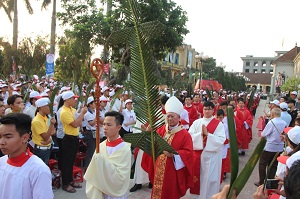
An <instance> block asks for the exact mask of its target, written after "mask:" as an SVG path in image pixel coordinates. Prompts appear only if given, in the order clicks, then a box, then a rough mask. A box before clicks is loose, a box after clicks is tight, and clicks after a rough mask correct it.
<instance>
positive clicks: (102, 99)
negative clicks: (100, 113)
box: [100, 95, 109, 102]
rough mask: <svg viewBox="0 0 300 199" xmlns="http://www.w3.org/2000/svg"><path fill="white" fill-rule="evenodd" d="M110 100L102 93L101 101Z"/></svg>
mask: <svg viewBox="0 0 300 199" xmlns="http://www.w3.org/2000/svg"><path fill="white" fill-rule="evenodd" d="M108 101H109V100H108V99H107V97H105V96H104V95H102V96H101V97H100V102H108Z"/></svg>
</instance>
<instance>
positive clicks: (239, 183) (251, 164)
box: [227, 138, 267, 199]
mask: <svg viewBox="0 0 300 199" xmlns="http://www.w3.org/2000/svg"><path fill="white" fill-rule="evenodd" d="M266 142H267V141H266V139H264V138H262V139H261V140H260V142H259V143H258V144H257V146H256V148H255V150H254V151H253V153H252V155H251V157H250V159H249V160H248V162H247V163H246V165H245V167H244V169H243V170H242V171H241V173H240V174H239V176H238V177H237V178H236V180H235V181H234V183H233V184H232V185H231V186H230V191H229V194H228V197H227V198H228V199H231V198H232V192H233V190H234V189H236V194H237V196H238V195H239V193H240V192H241V191H242V189H243V188H244V186H245V184H246V182H247V181H248V179H249V177H250V175H251V173H252V171H253V169H254V168H255V165H256V163H257V161H258V160H259V157H260V155H261V153H262V151H263V150H264V147H265V145H266Z"/></svg>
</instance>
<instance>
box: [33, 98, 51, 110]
mask: <svg viewBox="0 0 300 199" xmlns="http://www.w3.org/2000/svg"><path fill="white" fill-rule="evenodd" d="M48 104H50V99H49V98H48V97H43V98H41V99H38V100H37V101H36V102H35V106H36V107H37V108H39V107H42V106H46V105H48Z"/></svg>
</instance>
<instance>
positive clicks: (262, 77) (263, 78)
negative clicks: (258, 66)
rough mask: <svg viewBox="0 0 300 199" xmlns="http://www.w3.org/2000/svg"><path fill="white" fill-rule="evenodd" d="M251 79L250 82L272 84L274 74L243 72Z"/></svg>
mask: <svg viewBox="0 0 300 199" xmlns="http://www.w3.org/2000/svg"><path fill="white" fill-rule="evenodd" d="M241 74H243V75H244V76H246V77H248V78H249V79H250V81H249V82H246V83H250V84H258V83H259V84H271V77H272V74H267V73H241Z"/></svg>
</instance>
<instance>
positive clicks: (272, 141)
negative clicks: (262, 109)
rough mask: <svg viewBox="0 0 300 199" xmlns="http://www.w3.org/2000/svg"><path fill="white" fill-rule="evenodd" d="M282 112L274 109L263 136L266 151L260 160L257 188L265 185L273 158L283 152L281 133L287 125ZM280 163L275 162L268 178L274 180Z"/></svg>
mask: <svg viewBox="0 0 300 199" xmlns="http://www.w3.org/2000/svg"><path fill="white" fill-rule="evenodd" d="M280 115H281V110H280V109H279V108H273V109H272V110H271V120H270V121H269V122H268V124H267V125H266V127H265V128H264V130H263V131H262V133H261V135H262V136H263V137H264V138H265V139H266V140H267V143H266V145H265V148H264V151H263V152H262V154H261V156H260V159H259V166H258V168H259V181H258V182H256V183H254V184H255V185H256V186H260V185H262V184H263V183H264V180H265V178H266V168H267V167H268V166H269V165H270V164H271V162H272V160H273V158H274V157H275V155H276V153H277V152H280V153H281V152H282V151H283V147H284V142H283V141H282V140H281V137H280V136H281V133H282V132H283V130H284V128H285V127H287V124H286V122H285V121H284V120H282V119H281V118H280ZM280 153H279V154H280ZM277 164H278V161H277V159H276V158H275V161H274V163H273V165H272V167H271V168H270V172H269V176H268V178H270V179H272V178H274V177H275V173H276V169H277Z"/></svg>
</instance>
